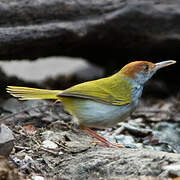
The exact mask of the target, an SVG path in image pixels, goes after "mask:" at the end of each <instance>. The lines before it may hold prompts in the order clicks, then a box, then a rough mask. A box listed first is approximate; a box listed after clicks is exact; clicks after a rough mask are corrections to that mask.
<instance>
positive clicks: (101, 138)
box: [80, 126, 125, 148]
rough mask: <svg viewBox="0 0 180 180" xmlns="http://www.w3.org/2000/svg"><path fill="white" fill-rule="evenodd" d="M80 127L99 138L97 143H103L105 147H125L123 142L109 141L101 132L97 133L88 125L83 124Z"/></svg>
mask: <svg viewBox="0 0 180 180" xmlns="http://www.w3.org/2000/svg"><path fill="white" fill-rule="evenodd" d="M80 128H81V129H83V130H86V131H87V132H88V133H89V134H90V135H91V136H93V137H94V138H96V139H98V140H99V141H98V142H96V144H99V145H103V146H104V147H108V148H114V147H118V148H125V146H123V145H121V144H117V143H112V142H109V141H108V140H107V139H105V138H104V137H102V136H100V135H99V134H97V133H95V132H94V131H92V130H91V129H89V128H87V127H84V126H81V127H80Z"/></svg>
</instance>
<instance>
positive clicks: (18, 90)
mask: <svg viewBox="0 0 180 180" xmlns="http://www.w3.org/2000/svg"><path fill="white" fill-rule="evenodd" d="M6 90H7V92H8V93H10V94H11V95H12V96H14V97H17V98H18V99H20V100H30V99H60V98H59V97H58V96H57V94H58V93H60V92H61V90H47V89H37V88H28V87H19V86H8V87H7V89H6Z"/></svg>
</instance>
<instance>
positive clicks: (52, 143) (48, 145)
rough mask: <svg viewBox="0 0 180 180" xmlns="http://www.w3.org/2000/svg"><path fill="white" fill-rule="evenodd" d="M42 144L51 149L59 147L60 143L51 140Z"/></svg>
mask: <svg viewBox="0 0 180 180" xmlns="http://www.w3.org/2000/svg"><path fill="white" fill-rule="evenodd" d="M42 145H43V147H44V148H49V149H57V148H58V145H57V144H56V143H54V142H52V141H50V140H45V141H43V142H42Z"/></svg>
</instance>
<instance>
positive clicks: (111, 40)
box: [0, 0, 180, 66]
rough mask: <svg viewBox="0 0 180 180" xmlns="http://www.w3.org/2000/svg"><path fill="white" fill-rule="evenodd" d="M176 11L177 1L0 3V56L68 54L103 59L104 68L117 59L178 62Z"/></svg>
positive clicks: (179, 39)
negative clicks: (167, 59) (169, 59)
mask: <svg viewBox="0 0 180 180" xmlns="http://www.w3.org/2000/svg"><path fill="white" fill-rule="evenodd" d="M179 8H180V3H179V1H177V0H176V1H170V0H164V1H157V0H149V1H146V0H141V1H134V0H128V1H125V0H121V1H117V0H112V1H109V0H99V1H86V2H84V0H79V1H63V0H51V1H48V0H43V1H39V0H24V1H19V0H12V1H4V0H3V1H1V3H0V17H1V19H0V25H1V26H0V58H1V59H12V58H13V59H16V58H17V59H23V58H28V59H34V58H37V57H42V56H50V55H71V56H81V57H85V58H88V59H91V61H94V62H96V63H100V61H101V60H100V59H101V58H103V61H102V62H101V63H102V65H104V66H106V65H111V66H112V60H114V61H116V62H117V63H118V62H119V58H121V62H122V61H123V60H122V59H125V61H127V58H129V57H131V58H132V57H133V58H140V57H141V58H145V57H146V58H148V57H156V59H157V57H159V58H169V57H174V58H176V57H177V58H178V57H179V55H180V52H179V51H178V49H179V47H178V44H179V42H180V38H179V32H180V30H179V21H178V20H179V16H180V13H179ZM89 52H91V53H89ZM127 52H128V53H127ZM112 55H113V58H112ZM124 57H125V58H124ZM109 58H111V61H109Z"/></svg>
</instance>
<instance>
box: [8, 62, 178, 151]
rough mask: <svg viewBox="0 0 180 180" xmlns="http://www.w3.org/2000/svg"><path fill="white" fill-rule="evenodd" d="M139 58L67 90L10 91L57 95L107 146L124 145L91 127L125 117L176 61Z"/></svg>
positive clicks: (36, 95)
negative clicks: (148, 84)
mask: <svg viewBox="0 0 180 180" xmlns="http://www.w3.org/2000/svg"><path fill="white" fill-rule="evenodd" d="M175 63H176V61H174V60H168V61H163V62H160V63H152V62H148V61H135V62H131V63H129V64H127V65H125V66H124V67H123V68H122V69H121V70H120V71H119V72H117V73H116V74H114V75H112V76H110V77H107V78H101V79H98V80H94V81H88V82H85V83H81V84H78V85H75V86H72V87H70V88H68V89H66V90H45V89H36V88H28V87H18V86H8V87H7V92H8V93H10V94H11V95H13V96H14V97H18V98H19V99H20V100H30V99H57V100H59V101H61V102H62V104H63V105H64V108H65V110H66V111H68V112H69V113H70V114H71V115H72V116H73V122H74V123H76V124H77V125H78V126H79V127H80V128H81V129H84V130H87V131H88V132H89V133H90V134H91V135H92V136H94V137H95V138H97V139H98V140H100V141H101V142H102V143H103V144H104V145H105V146H107V147H115V146H117V147H123V146H122V145H120V144H115V143H111V142H109V141H107V140H106V139H105V138H103V137H102V136H100V135H98V134H96V133H95V132H94V131H92V130H91V129H89V128H106V127H112V126H114V125H116V124H117V123H118V122H120V121H123V120H124V119H125V118H126V117H127V116H129V115H130V113H131V112H132V111H133V110H134V109H135V108H136V106H137V105H138V102H139V99H140V97H141V94H142V91H143V86H144V84H145V82H147V81H148V80H149V79H150V78H151V77H152V76H153V74H155V73H156V71H157V70H159V69H160V68H163V67H166V66H169V65H172V64H175Z"/></svg>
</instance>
